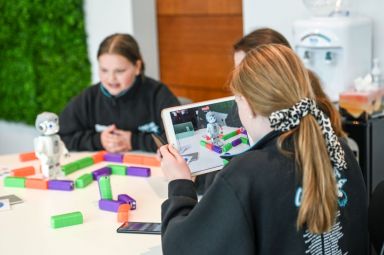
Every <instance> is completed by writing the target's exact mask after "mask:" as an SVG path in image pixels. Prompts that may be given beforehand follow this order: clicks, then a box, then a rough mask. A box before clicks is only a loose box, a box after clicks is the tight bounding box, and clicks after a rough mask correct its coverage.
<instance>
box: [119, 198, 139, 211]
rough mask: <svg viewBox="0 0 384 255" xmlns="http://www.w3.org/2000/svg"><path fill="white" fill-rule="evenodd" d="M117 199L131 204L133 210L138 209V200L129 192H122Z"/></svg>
mask: <svg viewBox="0 0 384 255" xmlns="http://www.w3.org/2000/svg"><path fill="white" fill-rule="evenodd" d="M117 200H118V201H121V202H123V203H125V204H129V205H130V206H131V208H130V209H131V210H135V209H136V200H135V199H133V198H132V197H130V196H128V195H127V194H120V195H119V196H118V197H117Z"/></svg>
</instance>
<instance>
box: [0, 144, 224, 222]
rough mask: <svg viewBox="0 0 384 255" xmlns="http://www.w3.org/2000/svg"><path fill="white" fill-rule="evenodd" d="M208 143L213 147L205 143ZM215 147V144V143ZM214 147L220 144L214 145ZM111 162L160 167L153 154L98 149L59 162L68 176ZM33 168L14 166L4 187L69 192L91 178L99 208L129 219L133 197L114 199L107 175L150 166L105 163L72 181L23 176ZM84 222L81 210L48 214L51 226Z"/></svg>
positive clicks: (31, 156) (136, 172) (145, 171)
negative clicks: (97, 188)
mask: <svg viewBox="0 0 384 255" xmlns="http://www.w3.org/2000/svg"><path fill="white" fill-rule="evenodd" d="M208 146H212V145H210V144H208ZM216 147H217V146H216ZM213 149H216V150H219V149H221V148H220V147H217V148H213ZM35 159H36V157H35V153H34V152H31V153H25V154H20V160H21V161H27V160H35ZM102 161H110V162H117V163H135V164H142V165H151V166H160V162H159V161H158V159H157V158H156V157H154V156H143V155H134V154H125V155H122V154H113V153H106V152H105V151H100V152H98V153H96V154H94V155H93V156H91V157H85V158H82V159H80V160H77V161H74V162H71V163H69V164H66V165H62V167H61V168H62V171H63V173H64V175H69V174H71V173H73V172H75V171H77V170H80V169H82V168H86V167H88V166H91V165H93V164H96V163H99V162H102ZM34 174H35V169H34V167H32V166H29V167H23V168H19V169H14V170H13V171H12V175H13V176H6V177H5V178H4V181H3V182H4V186H6V187H18V188H32V189H49V190H64V191H72V190H73V189H74V187H75V186H76V188H84V187H86V186H88V185H89V184H91V183H92V182H93V180H97V181H98V183H99V189H100V197H101V199H100V200H99V208H100V209H102V210H106V211H112V212H117V213H118V215H117V216H118V217H117V220H118V222H126V221H128V211H130V210H135V209H136V200H135V199H133V198H132V197H130V196H128V195H127V194H120V195H118V199H117V200H113V196H112V189H111V184H110V175H111V174H114V175H132V176H142V177H149V176H150V175H151V169H150V168H148V167H138V166H129V167H127V166H125V165H114V164H111V165H108V166H107V167H103V168H100V169H98V170H95V171H93V172H92V173H85V174H83V175H82V176H80V177H78V178H77V179H76V180H75V182H74V181H71V180H46V179H40V178H25V177H26V176H30V175H34ZM82 223H83V215H82V214H81V212H72V213H67V214H61V215H55V216H52V217H51V226H52V228H61V227H66V226H71V225H76V224H82Z"/></svg>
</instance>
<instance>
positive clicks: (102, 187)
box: [98, 175, 112, 200]
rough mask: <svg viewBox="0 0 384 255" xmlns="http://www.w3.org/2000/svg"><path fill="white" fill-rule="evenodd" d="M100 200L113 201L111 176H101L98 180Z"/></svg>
mask: <svg viewBox="0 0 384 255" xmlns="http://www.w3.org/2000/svg"><path fill="white" fill-rule="evenodd" d="M98 183H99V191H100V198H101V199H102V200H112V188H111V179H110V178H109V175H103V176H100V177H99V179H98Z"/></svg>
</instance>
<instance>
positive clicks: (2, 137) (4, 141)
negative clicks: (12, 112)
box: [0, 120, 39, 154]
mask: <svg viewBox="0 0 384 255" xmlns="http://www.w3.org/2000/svg"><path fill="white" fill-rule="evenodd" d="M37 136H39V133H38V132H37V130H36V129H35V127H33V126H29V125H25V124H21V123H14V122H6V121H3V120H0V154H9V153H15V154H19V153H23V152H30V151H33V150H34V149H33V139H34V138H35V137H37Z"/></svg>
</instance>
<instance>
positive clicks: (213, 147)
mask: <svg viewBox="0 0 384 255" xmlns="http://www.w3.org/2000/svg"><path fill="white" fill-rule="evenodd" d="M212 150H213V151H214V152H217V153H219V154H220V153H222V149H221V148H220V147H219V146H216V145H213V146H212Z"/></svg>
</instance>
